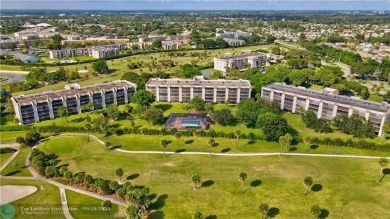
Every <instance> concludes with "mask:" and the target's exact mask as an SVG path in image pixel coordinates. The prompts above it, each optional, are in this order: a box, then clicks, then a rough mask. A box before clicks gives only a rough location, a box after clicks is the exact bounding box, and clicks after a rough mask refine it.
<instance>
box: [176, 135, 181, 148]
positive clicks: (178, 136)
mask: <svg viewBox="0 0 390 219" xmlns="http://www.w3.org/2000/svg"><path fill="white" fill-rule="evenodd" d="M175 138H176V141H177V146H179V140H180V138H181V134H180V133H179V132H176V133H175Z"/></svg>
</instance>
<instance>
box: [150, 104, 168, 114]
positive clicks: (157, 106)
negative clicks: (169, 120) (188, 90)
mask: <svg viewBox="0 0 390 219" xmlns="http://www.w3.org/2000/svg"><path fill="white" fill-rule="evenodd" d="M154 107H156V108H157V109H161V110H162V111H163V112H165V111H167V110H169V109H171V108H172V105H171V104H157V105H155V106H154Z"/></svg>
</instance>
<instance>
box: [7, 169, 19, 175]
mask: <svg viewBox="0 0 390 219" xmlns="http://www.w3.org/2000/svg"><path fill="white" fill-rule="evenodd" d="M20 172H21V170H15V171H12V172H9V173H7V174H5V176H13V175H16V174H18V173H20Z"/></svg>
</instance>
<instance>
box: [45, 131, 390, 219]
mask: <svg viewBox="0 0 390 219" xmlns="http://www.w3.org/2000/svg"><path fill="white" fill-rule="evenodd" d="M77 138H80V137H77ZM77 141H78V140H77ZM77 141H76V140H75V141H74V143H76V142H77ZM84 141H85V142H83V143H82V144H81V145H78V146H77V147H80V150H78V151H74V152H72V153H71V154H69V153H64V154H62V152H64V151H65V149H64V148H63V147H67V146H69V145H68V144H69V143H71V142H69V141H64V142H67V144H66V145H61V144H60V142H58V141H55V142H54V143H53V145H57V147H54V148H52V147H51V146H48V144H50V142H48V143H46V144H41V145H40V146H39V148H40V149H42V150H44V151H46V152H49V151H48V150H47V148H52V149H55V151H52V152H55V153H57V154H58V155H59V159H60V160H61V163H60V164H69V169H70V170H71V171H73V172H80V171H85V172H86V173H87V174H91V175H92V176H94V177H101V178H107V179H111V180H117V177H115V174H114V172H115V169H117V168H123V169H124V171H125V174H124V176H125V178H127V177H128V178H129V179H131V182H132V183H133V184H138V185H145V186H146V187H149V188H150V192H151V194H153V197H155V198H154V199H153V205H152V208H153V209H154V210H153V211H155V212H153V213H152V216H151V218H162V216H161V215H164V216H165V217H164V218H190V217H191V215H192V214H193V213H194V212H195V211H197V210H200V211H201V212H202V213H203V215H204V216H205V217H207V216H210V215H215V217H218V218H259V214H258V213H257V208H258V206H259V204H260V203H262V202H265V203H268V204H269V205H270V207H271V208H273V212H274V213H275V217H276V218H310V217H311V215H310V207H311V206H312V205H314V204H318V205H319V206H320V207H321V208H323V209H326V211H327V212H328V214H329V218H349V217H351V216H352V215H358V217H359V218H388V217H390V213H389V211H388V209H389V208H390V196H388V192H387V191H389V189H390V179H389V178H388V177H387V176H386V177H385V178H384V179H383V181H382V183H381V184H377V183H376V182H375V180H376V179H377V178H378V170H379V166H378V162H377V160H375V159H373V160H372V159H342V158H320V157H290V156H281V157H279V156H264V157H263V156H262V157H222V156H212V157H209V156H207V155H169V156H166V157H163V156H162V155H142V154H137V155H132V154H125V153H120V152H116V151H112V150H106V149H105V148H104V146H102V145H98V144H96V143H95V142H90V143H88V142H86V138H84ZM122 142H128V143H129V144H131V143H132V141H129V140H128V139H123V140H122ZM173 144H174V143H173ZM230 146H232V144H230ZM240 172H246V173H247V174H248V179H247V181H246V182H245V183H244V186H243V189H244V190H246V191H245V193H244V194H241V192H240V183H239V181H238V180H237V177H238V174H239V173H240ZM194 174H199V175H200V176H201V178H202V183H203V184H202V186H201V187H200V189H199V190H197V191H194V190H193V189H192V183H191V177H192V175H194ZM306 176H311V177H313V179H314V186H313V188H312V189H313V190H314V191H313V192H311V193H310V194H308V195H307V196H304V195H303V192H304V188H303V185H302V182H303V179H304V177H306ZM368 209H369V210H368ZM153 215H154V216H153Z"/></svg>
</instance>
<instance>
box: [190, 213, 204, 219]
mask: <svg viewBox="0 0 390 219" xmlns="http://www.w3.org/2000/svg"><path fill="white" fill-rule="evenodd" d="M202 218H203V215H202V212H200V211H197V212H195V213H194V214H193V215H192V219H202Z"/></svg>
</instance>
